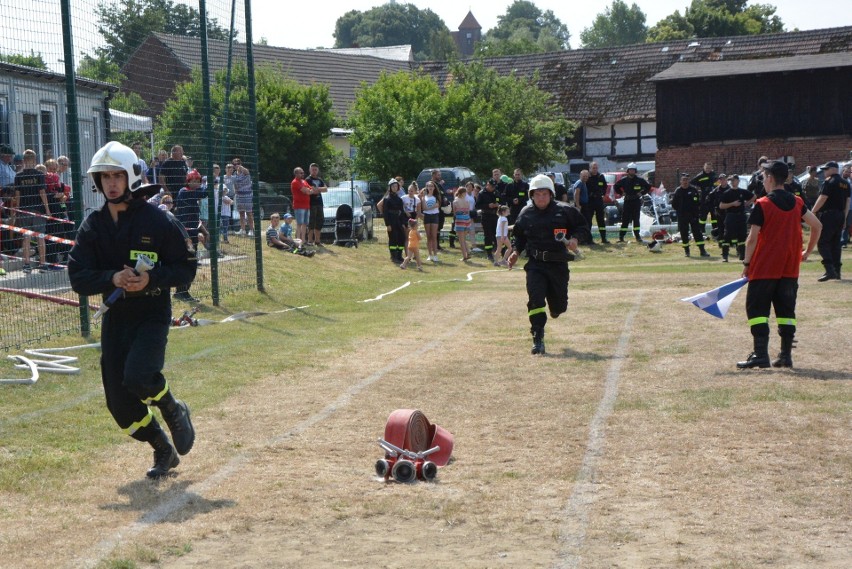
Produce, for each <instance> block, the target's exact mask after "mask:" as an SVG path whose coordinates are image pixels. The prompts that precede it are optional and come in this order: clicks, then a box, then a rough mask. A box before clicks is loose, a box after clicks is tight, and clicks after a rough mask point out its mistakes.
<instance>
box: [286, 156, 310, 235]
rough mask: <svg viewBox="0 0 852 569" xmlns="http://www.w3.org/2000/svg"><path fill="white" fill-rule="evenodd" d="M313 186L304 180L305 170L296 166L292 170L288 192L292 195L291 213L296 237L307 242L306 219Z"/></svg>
mask: <svg viewBox="0 0 852 569" xmlns="http://www.w3.org/2000/svg"><path fill="white" fill-rule="evenodd" d="M313 190H314V188H313V187H312V186H311V185H310V184H309V183H308V182H307V180H305V171H304V170H303V169H301V168H299V167H298V166H297V167H296V168H295V169H294V170H293V181H292V182H290V194H291V195H292V196H293V215H294V216H295V217H296V238H297V239H301V240H302V243H306V242H307V237H308V221H309V220H310V213H311V194H312V193H313Z"/></svg>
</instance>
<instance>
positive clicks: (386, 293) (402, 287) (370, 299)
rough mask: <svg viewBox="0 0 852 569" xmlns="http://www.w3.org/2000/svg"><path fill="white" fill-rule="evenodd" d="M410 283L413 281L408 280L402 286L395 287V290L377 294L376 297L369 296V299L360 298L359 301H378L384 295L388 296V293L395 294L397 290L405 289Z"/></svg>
mask: <svg viewBox="0 0 852 569" xmlns="http://www.w3.org/2000/svg"><path fill="white" fill-rule="evenodd" d="M409 285H411V281H407V282H406V283H405V284H404V285H402V286H398V287H396V288H395V289H393V290H389V291H388V292H383V293H382V294H380V295H379V296H377V297H375V298H368V299H367V300H359V301H358V302H374V301H376V300H381V299H383V298H384V297H386V296H388V295H391V294H393V293H395V292H399V291H401V290H402V289H404V288H405V287H407V286H409Z"/></svg>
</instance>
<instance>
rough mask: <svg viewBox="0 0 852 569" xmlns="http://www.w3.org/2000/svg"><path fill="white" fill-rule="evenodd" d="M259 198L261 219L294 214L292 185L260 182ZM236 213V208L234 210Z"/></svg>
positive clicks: (258, 184) (258, 185)
mask: <svg viewBox="0 0 852 569" xmlns="http://www.w3.org/2000/svg"><path fill="white" fill-rule="evenodd" d="M257 187H258V197H259V198H260V219H269V216H270V215H271V214H273V213H280V214H281V215H284V214H285V213H292V211H293V202H292V200H291V199H290V184H288V183H286V182H281V183H277V184H272V183H269V182H258V183H257ZM232 210H233V211H234V213H236V211H237V208H236V206H235V207H233V208H232Z"/></svg>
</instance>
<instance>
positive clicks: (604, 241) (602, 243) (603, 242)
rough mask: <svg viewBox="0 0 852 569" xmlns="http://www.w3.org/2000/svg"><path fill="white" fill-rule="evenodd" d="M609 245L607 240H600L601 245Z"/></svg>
mask: <svg viewBox="0 0 852 569" xmlns="http://www.w3.org/2000/svg"><path fill="white" fill-rule="evenodd" d="M609 244H610V240H609V239H601V245H609Z"/></svg>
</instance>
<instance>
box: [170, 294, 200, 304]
mask: <svg viewBox="0 0 852 569" xmlns="http://www.w3.org/2000/svg"><path fill="white" fill-rule="evenodd" d="M174 299H175V300H180V301H182V302H201V301H200V300H198V299H197V298H195V297H194V296H192V295H191V294H189V293H188V292H176V293H175V294H174Z"/></svg>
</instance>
